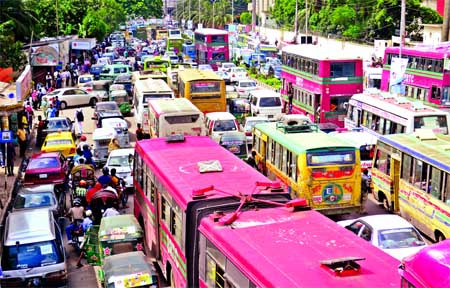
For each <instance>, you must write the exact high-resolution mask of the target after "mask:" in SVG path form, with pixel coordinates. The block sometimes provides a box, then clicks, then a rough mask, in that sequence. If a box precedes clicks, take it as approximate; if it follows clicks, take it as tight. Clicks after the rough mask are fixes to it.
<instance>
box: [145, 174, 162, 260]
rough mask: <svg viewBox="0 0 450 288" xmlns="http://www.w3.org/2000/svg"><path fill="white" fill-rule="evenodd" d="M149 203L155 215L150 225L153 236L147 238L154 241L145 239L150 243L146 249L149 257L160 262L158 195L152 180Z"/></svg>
mask: <svg viewBox="0 0 450 288" xmlns="http://www.w3.org/2000/svg"><path fill="white" fill-rule="evenodd" d="M150 181H151V182H150V185H151V186H150V189H151V190H150V201H152V205H153V207H155V212H154V213H155V214H154V216H155V217H154V218H153V219H154V220H153V221H154V223H150V225H151V226H152V227H153V229H154V235H149V236H147V235H146V236H147V237H154V239H151V240H150V239H148V238H147V243H149V244H150V243H151V246H150V247H148V251H150V253H151V255H152V256H153V257H154V258H155V260H161V242H160V239H161V238H160V233H161V232H160V229H161V227H160V225H159V215H160V207H159V201H158V200H159V197H158V195H159V193H158V189H157V188H156V185H155V183H153V181H152V180H150ZM145 234H149V233H145Z"/></svg>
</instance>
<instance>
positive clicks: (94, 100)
mask: <svg viewBox="0 0 450 288" xmlns="http://www.w3.org/2000/svg"><path fill="white" fill-rule="evenodd" d="M96 103H97V98H91V100H89V105H90V106H92V107H95V104H96Z"/></svg>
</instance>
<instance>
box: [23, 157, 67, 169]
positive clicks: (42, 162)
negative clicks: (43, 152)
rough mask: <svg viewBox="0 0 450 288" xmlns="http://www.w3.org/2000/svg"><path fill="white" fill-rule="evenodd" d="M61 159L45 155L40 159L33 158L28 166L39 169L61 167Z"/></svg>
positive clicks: (28, 167)
mask: <svg viewBox="0 0 450 288" xmlns="http://www.w3.org/2000/svg"><path fill="white" fill-rule="evenodd" d="M59 166H60V165H59V161H58V159H57V158H55V157H43V158H38V159H32V160H31V161H30V164H28V166H27V170H28V169H39V168H59Z"/></svg>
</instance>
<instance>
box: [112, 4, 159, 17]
mask: <svg viewBox="0 0 450 288" xmlns="http://www.w3.org/2000/svg"><path fill="white" fill-rule="evenodd" d="M116 1H117V2H118V3H119V4H120V5H122V7H123V8H124V9H125V12H126V14H127V15H130V16H131V15H134V16H135V17H144V18H150V17H156V18H161V17H162V15H163V1H162V0H116Z"/></svg>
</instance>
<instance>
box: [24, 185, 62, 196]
mask: <svg viewBox="0 0 450 288" xmlns="http://www.w3.org/2000/svg"><path fill="white" fill-rule="evenodd" d="M54 191H55V184H39V185H33V186H27V187H20V189H19V191H18V192H17V193H18V194H20V193H40V192H54Z"/></svg>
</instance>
